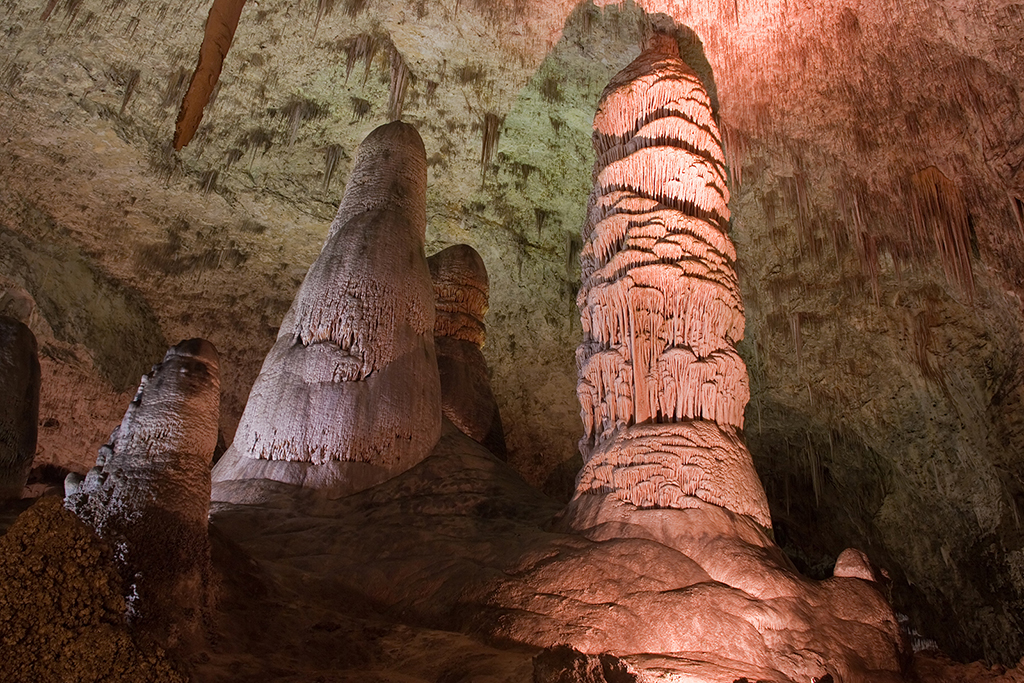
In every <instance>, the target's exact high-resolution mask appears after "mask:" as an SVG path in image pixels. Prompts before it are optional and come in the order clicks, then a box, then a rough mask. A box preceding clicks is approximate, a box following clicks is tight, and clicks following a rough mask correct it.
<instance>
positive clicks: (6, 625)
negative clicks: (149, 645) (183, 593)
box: [0, 497, 186, 683]
mask: <svg viewBox="0 0 1024 683" xmlns="http://www.w3.org/2000/svg"><path fill="white" fill-rule="evenodd" d="M0 671H2V672H3V674H2V676H3V678H4V680H11V681H78V682H80V683H87V682H88V683H92V682H94V681H95V682H97V683H98V682H99V681H115V680H116V681H132V680H139V681H141V680H145V681H153V682H154V683H157V682H159V683H172V682H174V683H179V682H180V683H184V681H185V680H186V678H185V677H184V676H182V675H180V674H178V673H177V672H176V671H175V670H174V668H173V666H172V665H171V663H170V661H169V660H168V659H167V657H166V656H165V655H164V654H163V653H162V652H161V651H158V650H146V649H144V648H142V647H140V646H139V645H138V644H136V642H135V640H134V639H133V638H132V634H131V632H130V631H129V629H128V625H127V623H126V621H125V601H124V597H123V596H122V594H121V579H120V577H119V576H118V574H117V572H116V571H115V569H114V558H113V557H112V555H111V552H110V549H109V547H108V546H107V545H106V544H105V543H103V542H102V541H101V540H100V539H99V538H97V537H96V534H94V533H93V532H92V531H91V530H90V529H89V528H88V527H87V526H85V525H84V524H82V523H81V522H80V521H79V520H77V519H76V518H75V516H74V515H73V514H71V513H70V512H68V511H66V510H64V509H63V508H62V507H61V504H60V499H59V498H55V497H47V498H42V499H40V500H39V501H38V502H37V503H35V505H33V506H32V507H31V508H29V509H28V510H27V511H26V512H24V513H23V514H22V515H21V516H20V517H18V519H17V520H16V521H15V523H14V525H13V526H11V528H10V529H9V530H8V531H7V534H6V535H5V536H3V537H2V538H0Z"/></svg>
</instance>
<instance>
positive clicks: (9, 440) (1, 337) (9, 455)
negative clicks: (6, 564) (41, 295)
mask: <svg viewBox="0 0 1024 683" xmlns="http://www.w3.org/2000/svg"><path fill="white" fill-rule="evenodd" d="M39 378H40V373H39V354H38V350H37V348H36V338H35V335H33V334H32V330H30V329H29V328H28V326H27V325H25V324H24V323H22V322H19V321H18V320H15V319H14V318H9V317H5V316H0V397H2V398H0V499H3V498H20V497H21V492H22V489H23V488H24V487H25V481H26V479H27V478H28V472H29V470H30V469H31V468H32V458H33V457H34V456H35V453H36V437H37V435H38V423H39Z"/></svg>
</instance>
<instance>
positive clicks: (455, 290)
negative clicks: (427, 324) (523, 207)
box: [427, 244, 507, 460]
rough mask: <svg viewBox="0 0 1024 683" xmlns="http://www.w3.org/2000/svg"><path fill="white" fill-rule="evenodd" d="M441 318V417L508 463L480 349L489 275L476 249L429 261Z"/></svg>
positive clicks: (437, 336)
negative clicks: (442, 415)
mask: <svg viewBox="0 0 1024 683" xmlns="http://www.w3.org/2000/svg"><path fill="white" fill-rule="evenodd" d="M427 264H428V265H429V266H430V277H431V278H432V279H433V281H434V300H435V306H436V309H437V318H436V320H435V321H434V346H435V348H436V349H437V369H438V372H439V373H440V376H441V412H442V413H443V414H444V416H445V417H447V418H448V419H449V420H451V422H452V424H454V425H455V426H456V427H458V428H459V429H460V430H461V431H462V433H463V434H465V435H466V436H468V437H469V438H471V439H473V440H474V441H476V442H477V443H480V444H483V445H484V446H486V447H487V449H488V450H489V451H491V453H493V454H494V455H496V456H498V457H499V458H501V459H502V460H504V459H505V458H506V455H507V454H506V449H505V433H504V430H503V428H502V425H501V415H500V414H499V413H498V402H497V401H496V400H495V398H494V393H493V392H492V391H491V382H490V379H489V377H488V371H487V361H486V360H485V359H484V354H483V352H482V351H481V347H483V345H484V341H485V340H486V338H487V330H486V327H485V326H484V315H485V314H486V313H487V296H488V282H487V269H486V267H485V266H484V261H483V259H482V258H480V254H478V253H477V251H476V249H474V248H473V247H471V246H469V245H468V244H456V245H454V246H451V247H448V248H447V249H444V250H442V251H439V252H437V253H436V254H434V255H433V256H431V257H430V258H429V259H427Z"/></svg>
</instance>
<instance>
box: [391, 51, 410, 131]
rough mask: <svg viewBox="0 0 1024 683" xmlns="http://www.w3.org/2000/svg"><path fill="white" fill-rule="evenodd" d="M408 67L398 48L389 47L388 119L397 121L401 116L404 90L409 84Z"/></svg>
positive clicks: (403, 104)
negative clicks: (389, 85)
mask: <svg viewBox="0 0 1024 683" xmlns="http://www.w3.org/2000/svg"><path fill="white" fill-rule="evenodd" d="M410 76H411V74H410V73H409V67H408V66H406V64H405V60H404V59H402V55H401V53H399V52H398V48H396V47H394V46H392V47H391V87H390V90H389V92H388V120H389V121H397V120H398V119H400V118H402V107H404V106H405V91H406V88H407V87H408V85H409V78H410Z"/></svg>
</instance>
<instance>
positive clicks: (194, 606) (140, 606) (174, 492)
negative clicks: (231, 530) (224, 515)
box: [65, 339, 220, 648]
mask: <svg viewBox="0 0 1024 683" xmlns="http://www.w3.org/2000/svg"><path fill="white" fill-rule="evenodd" d="M219 405H220V376H219V370H218V359H217V351H216V350H215V349H214V347H213V345H212V344H210V343H209V342H207V341H205V340H202V339H190V340H188V341H184V342H182V343H180V344H178V345H177V346H174V347H172V348H171V349H170V350H169V351H168V352H167V354H166V355H165V356H164V359H163V362H161V363H160V364H158V365H156V366H154V367H153V370H152V371H151V372H150V373H149V374H148V375H146V376H144V377H143V378H142V382H141V384H140V385H139V390H138V392H137V393H136V395H135V399H134V400H133V401H132V402H131V404H130V405H129V406H128V410H127V411H126V412H125V415H124V419H123V420H122V421H121V424H120V426H118V427H117V428H116V429H115V430H114V433H113V434H112V435H111V438H110V442H109V443H108V444H107V445H106V446H104V447H102V448H101V449H100V451H99V454H98V455H97V458H96V466H95V467H94V468H92V469H91V470H90V471H89V473H88V474H87V475H86V476H85V478H84V480H83V479H82V478H81V477H79V476H77V475H74V474H72V475H69V476H68V480H67V481H66V482H65V491H66V497H65V505H66V507H67V508H68V509H70V510H72V511H73V512H74V513H75V514H77V515H78V516H79V518H81V519H82V520H83V521H84V522H85V523H86V524H88V525H89V526H91V527H92V528H93V529H95V530H96V532H97V533H98V534H99V536H100V537H101V538H103V539H104V540H106V541H107V542H108V543H109V544H110V545H111V547H112V548H113V550H114V556H115V560H116V562H117V567H118V570H119V571H120V573H121V575H122V576H123V578H124V584H125V585H124V595H125V597H126V598H127V600H128V610H129V612H128V614H129V617H130V620H131V623H132V624H133V625H135V626H137V627H139V628H141V629H143V630H144V631H146V632H147V633H149V634H150V635H152V636H153V637H155V638H156V640H157V642H159V643H161V644H163V645H165V646H168V647H185V648H188V647H192V646H194V645H195V644H196V643H197V641H198V639H199V638H200V636H201V629H202V616H203V611H204V609H205V605H206V601H207V591H208V583H209V576H210V541H209V534H208V517H209V507H210V463H211V461H212V459H213V451H214V448H215V446H216V444H217V419H218V417H219Z"/></svg>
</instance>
